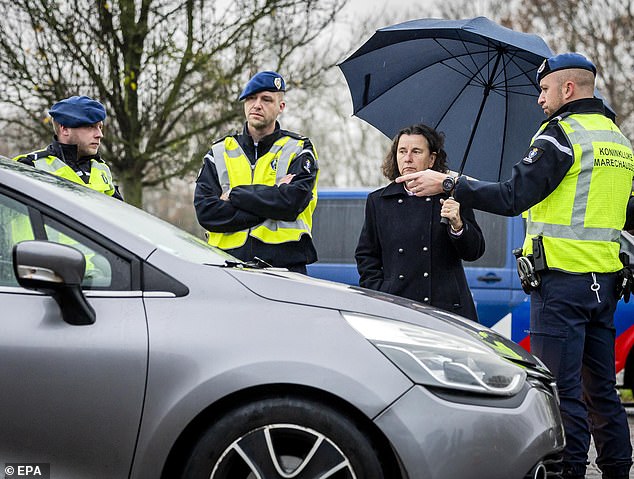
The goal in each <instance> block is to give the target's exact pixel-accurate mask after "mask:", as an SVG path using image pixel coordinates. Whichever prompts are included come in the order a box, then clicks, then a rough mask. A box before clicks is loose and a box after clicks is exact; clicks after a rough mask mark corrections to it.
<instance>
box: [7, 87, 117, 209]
mask: <svg viewBox="0 0 634 479" xmlns="http://www.w3.org/2000/svg"><path fill="white" fill-rule="evenodd" d="M48 113H49V115H50V116H51V118H52V119H53V130H54V132H55V134H54V136H53V142H52V143H51V144H50V145H48V147H46V148H45V149H43V150H39V151H33V152H31V153H26V154H22V155H18V156H16V157H15V158H14V160H16V161H19V162H20V163H24V164H27V165H30V166H34V167H35V168H37V169H40V170H44V171H47V172H49V173H51V174H53V175H56V176H60V177H62V178H65V179H67V180H69V181H72V182H74V183H78V184H80V185H85V186H87V187H88V188H91V189H93V190H96V191H100V192H102V193H104V194H106V195H108V196H113V197H114V198H117V199H120V200H122V199H123V197H122V196H121V194H120V193H119V190H118V188H117V186H115V184H114V183H113V180H112V173H111V172H110V168H109V167H108V165H106V163H105V162H104V161H103V160H102V159H101V157H100V156H99V153H98V151H99V147H100V146H101V139H102V138H103V122H104V120H105V119H106V109H105V107H104V106H103V105H102V104H101V103H100V102H98V101H97V100H93V99H92V98H89V97H87V96H72V97H70V98H66V99H64V100H61V101H59V102H57V103H55V104H54V105H53V106H52V107H51V109H50V110H49V112H48Z"/></svg>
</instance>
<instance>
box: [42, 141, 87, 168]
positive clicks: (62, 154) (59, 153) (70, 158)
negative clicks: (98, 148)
mask: <svg viewBox="0 0 634 479" xmlns="http://www.w3.org/2000/svg"><path fill="white" fill-rule="evenodd" d="M48 152H49V153H50V154H51V155H53V156H55V157H57V158H59V159H60V160H62V161H63V162H64V163H66V164H67V165H68V166H70V167H71V168H73V169H74V170H77V169H82V170H84V171H88V170H89V169H90V166H89V165H90V161H91V160H93V159H96V160H99V154H98V153H97V154H96V155H92V156H82V157H81V158H78V157H77V145H68V144H66V143H60V142H59V140H58V139H57V136H54V137H53V142H52V143H51V144H50V145H49V146H48Z"/></svg>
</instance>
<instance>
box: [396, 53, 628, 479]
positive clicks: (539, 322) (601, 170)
mask: <svg viewBox="0 0 634 479" xmlns="http://www.w3.org/2000/svg"><path fill="white" fill-rule="evenodd" d="M595 75H596V68H595V66H594V65H593V64H592V63H591V62H590V61H589V60H588V59H587V58H585V57H584V56H583V55H580V54H578V53H563V54H561V55H556V56H554V57H552V58H549V59H548V60H545V61H544V63H543V64H542V66H541V67H540V68H539V70H538V73H537V81H538V83H539V86H540V88H541V94H540V96H539V100H538V103H539V105H540V106H541V107H542V109H543V110H544V113H545V114H546V116H547V117H548V118H547V119H546V121H544V123H543V124H542V125H541V127H540V128H539V130H538V131H537V133H536V134H535V136H534V137H533V141H532V143H531V145H530V148H529V149H528V151H527V152H526V155H525V157H524V158H523V159H522V160H521V161H520V162H519V163H517V164H516V165H515V166H514V167H513V172H512V176H511V179H510V180H508V181H505V182H503V183H490V182H478V181H473V180H469V179H467V178H465V177H460V178H457V179H454V178H447V176H446V175H443V174H442V173H439V172H435V171H431V170H426V171H423V172H419V173H413V174H411V175H405V176H403V177H401V178H399V179H398V180H397V181H401V182H405V183H406V184H407V187H408V189H409V190H410V191H416V192H417V193H416V194H418V195H420V196H425V195H432V194H437V193H439V192H440V191H443V186H444V189H445V190H446V191H448V192H451V193H453V196H454V197H455V199H456V201H459V202H460V204H462V205H464V206H466V207H469V208H475V209H480V210H484V211H490V212H492V213H497V214H501V215H507V216H515V215H518V214H520V213H522V212H523V211H526V210H527V211H528V218H527V234H526V241H525V243H524V247H523V252H524V254H525V255H528V254H533V258H534V260H535V261H534V262H535V266H536V269H537V270H538V275H539V277H540V279H541V283H540V284H538V285H536V287H534V289H533V290H532V291H531V326H530V327H531V331H530V333H531V351H532V352H533V353H534V354H535V355H536V356H538V357H539V358H541V359H542V360H543V361H544V363H545V364H546V366H548V368H549V369H550V370H551V371H552V372H553V374H554V375H555V377H556V379H557V387H558V389H559V395H560V399H561V404H560V409H561V413H562V417H563V420H564V428H565V431H566V448H565V450H564V458H563V459H564V462H563V478H565V479H580V478H583V477H585V471H586V462H587V452H588V448H589V445H590V435H591V434H592V436H593V438H594V442H595V445H596V449H597V453H598V455H597V465H598V466H599V468H600V469H601V471H602V473H603V479H627V478H629V477H630V476H629V470H630V467H631V465H632V446H631V443H630V435H629V430H628V423H627V416H626V414H625V411H624V409H623V406H622V404H621V402H620V401H619V398H618V396H617V394H616V389H615V370H614V341H615V330H614V318H613V316H614V311H615V309H616V304H617V301H618V297H617V293H616V277H617V272H618V271H619V270H621V269H622V268H623V266H622V264H621V262H620V260H619V235H620V231H621V230H622V229H623V227H624V225H625V223H626V210H627V208H628V200H629V199H630V196H631V193H632V177H633V174H634V158H633V154H632V145H631V144H630V142H629V140H628V139H627V138H625V137H624V136H623V134H622V133H621V132H620V131H619V129H618V128H617V126H616V125H615V124H614V123H613V122H612V120H611V119H610V118H609V117H608V116H607V115H606V112H605V110H604V106H603V103H602V101H600V100H599V99H596V98H594V95H593V92H594V82H595ZM483 161H484V160H483ZM630 206H631V204H630ZM628 223H629V221H628Z"/></svg>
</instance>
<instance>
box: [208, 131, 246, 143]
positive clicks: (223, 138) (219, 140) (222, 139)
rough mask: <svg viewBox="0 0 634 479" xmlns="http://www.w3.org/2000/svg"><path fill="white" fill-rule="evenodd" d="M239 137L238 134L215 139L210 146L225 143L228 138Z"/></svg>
mask: <svg viewBox="0 0 634 479" xmlns="http://www.w3.org/2000/svg"><path fill="white" fill-rule="evenodd" d="M239 135H240V133H229V134H228V135H225V136H221V137H220V138H216V139H215V140H213V141H212V142H211V144H212V145H215V144H216V143H220V142H221V141H225V140H226V139H227V138H229V137H232V138H235V137H237V136H239Z"/></svg>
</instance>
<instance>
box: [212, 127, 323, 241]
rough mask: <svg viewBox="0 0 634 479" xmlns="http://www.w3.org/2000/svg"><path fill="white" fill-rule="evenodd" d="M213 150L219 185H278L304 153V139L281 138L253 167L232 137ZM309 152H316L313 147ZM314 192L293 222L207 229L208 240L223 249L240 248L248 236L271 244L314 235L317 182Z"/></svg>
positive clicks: (272, 222) (218, 144)
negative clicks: (229, 229)
mask: <svg viewBox="0 0 634 479" xmlns="http://www.w3.org/2000/svg"><path fill="white" fill-rule="evenodd" d="M212 151H213V160H212V161H213V162H214V164H215V166H216V171H217V173H218V179H219V181H220V186H221V187H222V191H223V192H226V191H229V189H231V188H233V187H236V186H240V185H254V184H261V185H269V186H274V185H276V184H277V183H278V181H279V180H280V179H281V178H283V177H284V176H286V174H287V172H288V168H289V166H290V164H291V162H292V161H293V159H294V158H295V157H297V156H298V155H300V154H301V153H304V140H302V139H296V138H292V137H290V136H283V137H281V138H279V139H278V140H277V141H275V143H273V146H272V147H271V149H270V150H269V151H268V152H267V153H266V154H264V155H263V156H261V157H260V158H258V160H257V162H256V164H255V165H254V166H253V167H252V165H251V162H250V161H249V159H248V157H247V155H246V154H245V153H244V151H243V150H242V148H241V147H240V145H239V144H238V142H237V140H236V139H235V138H233V137H231V136H229V137H227V138H225V139H224V141H222V142H219V143H216V144H215V145H214V146H213V147H212ZM306 151H307V152H309V153H310V154H311V155H312V154H313V152H312V150H306ZM316 159H317V158H315V160H316ZM318 175H319V173H318ZM312 194H313V197H312V199H311V201H310V203H309V204H308V206H307V207H306V208H305V209H304V210H303V211H302V212H301V213H300V214H299V215H298V216H297V218H296V219H295V220H294V221H277V220H271V219H267V220H265V221H264V222H263V223H262V224H260V225H257V226H255V227H253V228H250V229H245V230H242V231H236V232H233V233H213V232H208V236H207V241H208V242H209V244H211V245H212V246H217V247H218V248H221V249H233V248H239V247H240V246H242V245H244V244H245V243H246V241H247V238H248V236H249V235H250V236H252V237H254V238H257V239H259V240H260V241H262V242H264V243H269V244H281V243H287V242H290V241H299V239H300V238H301V236H302V235H304V234H307V235H309V236H310V234H311V229H312V224H313V211H314V210H315V206H316V205H317V181H315V185H314V186H313V191H312Z"/></svg>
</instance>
